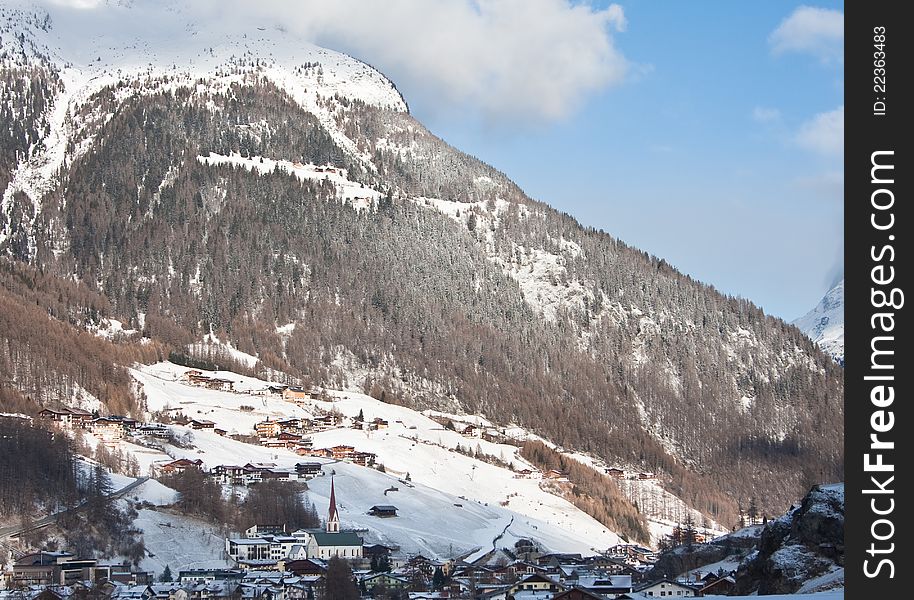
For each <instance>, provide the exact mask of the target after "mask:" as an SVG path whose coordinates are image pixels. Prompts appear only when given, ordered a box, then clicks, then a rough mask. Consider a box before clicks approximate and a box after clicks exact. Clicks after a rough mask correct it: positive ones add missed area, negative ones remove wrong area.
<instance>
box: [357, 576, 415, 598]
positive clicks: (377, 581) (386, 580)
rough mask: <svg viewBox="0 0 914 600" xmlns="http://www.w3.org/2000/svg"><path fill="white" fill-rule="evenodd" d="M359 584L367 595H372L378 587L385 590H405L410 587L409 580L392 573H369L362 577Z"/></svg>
mask: <svg viewBox="0 0 914 600" xmlns="http://www.w3.org/2000/svg"><path fill="white" fill-rule="evenodd" d="M361 582H362V584H363V585H364V587H365V589H366V590H367V591H368V593H372V591H373V590H374V588H376V587H378V586H382V587H383V588H384V589H387V590H405V589H407V588H408V587H409V586H410V581H409V579H407V578H406V577H404V576H401V575H394V574H392V573H371V574H370V575H366V576H364V577H362V578H361Z"/></svg>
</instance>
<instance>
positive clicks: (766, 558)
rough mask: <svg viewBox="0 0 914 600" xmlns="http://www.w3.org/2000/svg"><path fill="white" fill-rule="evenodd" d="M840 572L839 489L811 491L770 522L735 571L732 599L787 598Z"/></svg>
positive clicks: (841, 517)
mask: <svg viewBox="0 0 914 600" xmlns="http://www.w3.org/2000/svg"><path fill="white" fill-rule="evenodd" d="M843 566H844V484H837V485H828V486H818V485H817V486H815V487H813V488H812V490H810V491H809V493H808V494H807V495H806V497H805V498H803V501H802V502H801V503H800V505H799V506H798V507H794V508H792V509H791V510H790V511H789V512H788V513H787V514H786V515H784V516H783V517H781V518H779V519H776V520H774V521H771V522H770V523H768V525H767V526H766V527H765V529H764V530H763V531H762V536H761V538H760V539H759V544H758V549H757V550H756V551H755V552H753V553H752V554H750V555H749V556H748V557H747V558H746V560H744V561H743V562H742V564H741V565H740V567H739V570H738V571H737V578H736V586H737V587H736V589H737V593H738V594H751V593H753V592H757V593H758V594H759V595H767V594H792V593H794V592H796V591H798V590H799V589H800V588H801V587H803V584H804V583H806V582H807V581H810V580H812V579H814V578H819V577H822V576H823V575H825V574H827V573H830V572H836V571H838V570H839V569H842V568H843Z"/></svg>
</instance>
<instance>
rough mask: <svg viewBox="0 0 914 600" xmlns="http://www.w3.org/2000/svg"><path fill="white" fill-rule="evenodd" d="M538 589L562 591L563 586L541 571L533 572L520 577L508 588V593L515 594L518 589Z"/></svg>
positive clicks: (541, 590)
mask: <svg viewBox="0 0 914 600" xmlns="http://www.w3.org/2000/svg"><path fill="white" fill-rule="evenodd" d="M522 590H523V591H539V592H552V593H553V594H555V593H557V592H562V591H564V590H565V587H564V586H563V585H562V584H561V583H559V582H558V581H556V580H554V579H552V578H550V577H547V576H546V575H543V574H542V573H533V574H531V575H527V576H525V577H524V578H522V579H520V580H519V581H518V582H517V583H515V584H514V585H512V586H511V587H510V588H509V589H508V594H509V595H511V596H516V594H517V593H518V592H520V591H522Z"/></svg>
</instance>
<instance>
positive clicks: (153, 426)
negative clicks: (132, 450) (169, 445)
mask: <svg viewBox="0 0 914 600" xmlns="http://www.w3.org/2000/svg"><path fill="white" fill-rule="evenodd" d="M136 431H137V433H139V434H140V435H148V436H152V437H155V438H159V439H166V438H168V436H169V435H170V431H169V429H168V427H166V426H165V425H162V424H161V423H143V424H141V425H139V426H138V427H137V429H136Z"/></svg>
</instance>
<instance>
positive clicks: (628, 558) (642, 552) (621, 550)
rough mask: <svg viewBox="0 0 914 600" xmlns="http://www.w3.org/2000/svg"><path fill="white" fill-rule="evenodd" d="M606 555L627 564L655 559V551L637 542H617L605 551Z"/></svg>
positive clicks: (647, 562) (646, 562) (650, 561)
mask: <svg viewBox="0 0 914 600" xmlns="http://www.w3.org/2000/svg"><path fill="white" fill-rule="evenodd" d="M607 556H608V557H609V558H615V559H620V560H623V561H625V562H626V563H628V564H649V563H653V562H655V561H656V560H657V553H656V552H654V551H653V550H651V549H650V548H645V547H644V546H638V545H637V544H617V545H615V546H613V547H612V548H610V549H609V550H608V551H607Z"/></svg>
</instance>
